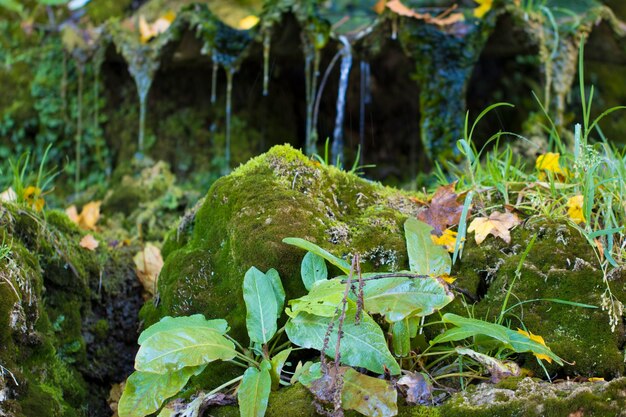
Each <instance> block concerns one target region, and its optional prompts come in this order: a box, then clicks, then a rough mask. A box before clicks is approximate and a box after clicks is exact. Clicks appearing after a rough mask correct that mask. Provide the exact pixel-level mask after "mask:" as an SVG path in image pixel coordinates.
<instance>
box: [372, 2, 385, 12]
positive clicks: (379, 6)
mask: <svg viewBox="0 0 626 417" xmlns="http://www.w3.org/2000/svg"><path fill="white" fill-rule="evenodd" d="M385 3H387V0H378V1H377V2H376V4H375V5H374V7H372V10H374V11H375V12H376V14H383V12H384V11H385Z"/></svg>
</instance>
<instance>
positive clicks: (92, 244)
mask: <svg viewBox="0 0 626 417" xmlns="http://www.w3.org/2000/svg"><path fill="white" fill-rule="evenodd" d="M99 244H100V243H99V242H98V241H97V240H96V238H95V237H93V235H92V234H88V235H85V236H84V237H83V238H82V239H81V240H80V243H79V245H80V246H81V247H83V248H85V249H87V250H95V249H96V248H97V247H98V245H99Z"/></svg>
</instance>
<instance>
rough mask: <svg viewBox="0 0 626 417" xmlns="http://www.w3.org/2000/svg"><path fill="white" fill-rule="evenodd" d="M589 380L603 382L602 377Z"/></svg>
mask: <svg viewBox="0 0 626 417" xmlns="http://www.w3.org/2000/svg"><path fill="white" fill-rule="evenodd" d="M588 381H589V382H604V378H589V379H588Z"/></svg>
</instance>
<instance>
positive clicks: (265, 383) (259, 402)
mask: <svg viewBox="0 0 626 417" xmlns="http://www.w3.org/2000/svg"><path fill="white" fill-rule="evenodd" d="M271 388H272V379H271V377H270V373H269V371H268V370H267V369H261V370H259V369H256V368H248V369H247V370H246V372H244V374H243V380H242V381H241V385H239V390H237V402H238V403H239V414H240V416H241V417H263V416H264V415H265V410H267V403H268V401H269V397H270V390H271Z"/></svg>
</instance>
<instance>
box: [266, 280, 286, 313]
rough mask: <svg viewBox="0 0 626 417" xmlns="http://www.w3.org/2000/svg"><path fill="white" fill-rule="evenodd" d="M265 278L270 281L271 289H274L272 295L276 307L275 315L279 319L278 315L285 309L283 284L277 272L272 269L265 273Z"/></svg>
mask: <svg viewBox="0 0 626 417" xmlns="http://www.w3.org/2000/svg"><path fill="white" fill-rule="evenodd" d="M265 276H266V277H267V279H268V280H269V281H270V283H271V284H272V288H273V289H274V295H276V306H277V309H276V314H278V317H280V315H281V314H282V312H283V309H284V308H285V297H286V295H285V289H284V288H283V282H282V281H281V279H280V275H279V274H278V271H277V270H275V269H274V268H272V269H270V270H269V271H267V272H266V273H265Z"/></svg>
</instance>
